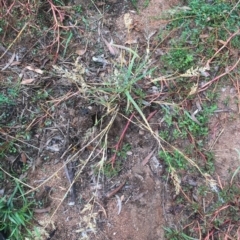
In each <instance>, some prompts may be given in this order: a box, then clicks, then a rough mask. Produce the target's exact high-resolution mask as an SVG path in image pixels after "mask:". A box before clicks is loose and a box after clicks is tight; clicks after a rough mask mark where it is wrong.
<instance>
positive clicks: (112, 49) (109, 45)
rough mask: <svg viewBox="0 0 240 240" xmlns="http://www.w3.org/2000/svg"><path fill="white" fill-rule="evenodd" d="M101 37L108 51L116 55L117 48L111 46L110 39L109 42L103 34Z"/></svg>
mask: <svg viewBox="0 0 240 240" xmlns="http://www.w3.org/2000/svg"><path fill="white" fill-rule="evenodd" d="M102 39H103V41H104V43H105V44H106V46H107V48H108V50H109V52H110V53H111V54H112V55H113V56H116V55H117V54H118V50H117V49H116V48H115V47H113V45H112V41H111V42H110V43H109V42H108V41H107V40H106V39H105V38H104V37H103V36H102Z"/></svg>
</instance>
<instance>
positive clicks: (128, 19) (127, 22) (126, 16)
mask: <svg viewBox="0 0 240 240" xmlns="http://www.w3.org/2000/svg"><path fill="white" fill-rule="evenodd" d="M123 19H124V24H125V27H126V28H127V30H128V31H130V29H131V28H132V24H133V20H132V18H131V16H130V13H126V14H124V17H123Z"/></svg>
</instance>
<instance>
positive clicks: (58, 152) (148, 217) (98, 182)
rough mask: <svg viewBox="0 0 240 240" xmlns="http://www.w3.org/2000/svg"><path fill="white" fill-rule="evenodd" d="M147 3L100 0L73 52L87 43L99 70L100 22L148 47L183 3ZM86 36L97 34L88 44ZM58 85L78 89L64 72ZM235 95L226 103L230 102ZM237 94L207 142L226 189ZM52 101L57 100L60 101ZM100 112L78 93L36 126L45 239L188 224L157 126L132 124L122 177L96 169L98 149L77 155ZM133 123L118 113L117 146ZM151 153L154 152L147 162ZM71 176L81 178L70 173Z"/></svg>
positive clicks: (32, 177) (235, 145) (147, 236)
mask: <svg viewBox="0 0 240 240" xmlns="http://www.w3.org/2000/svg"><path fill="white" fill-rule="evenodd" d="M144 2H145V1H144V0H141V1H139V3H138V5H139V6H140V9H141V11H140V13H137V12H136V10H135V9H134V8H133V6H132V5H131V4H130V3H127V1H115V0H109V1H106V2H101V1H96V7H97V9H98V10H96V9H91V10H89V12H88V13H87V14H88V16H89V19H90V20H89V22H90V23H89V28H90V30H91V31H89V32H87V31H86V32H83V33H82V34H83V37H82V38H81V39H80V42H75V43H74V44H73V45H72V51H73V52H74V51H77V50H83V49H84V48H85V46H87V50H86V53H85V54H82V55H80V58H81V60H82V62H84V64H86V65H89V66H92V67H93V68H94V63H93V62H92V61H91V58H92V57H97V56H99V54H100V51H99V49H98V46H100V45H101V46H104V48H105V50H106V52H108V49H107V46H106V45H104V43H103V42H102V41H101V40H100V36H99V32H98V31H99V26H101V27H100V31H101V32H102V35H103V36H104V38H105V39H107V41H110V39H112V40H113V41H114V43H115V44H119V45H126V46H129V44H131V46H134V45H135V44H136V45H137V44H141V46H142V47H141V51H144V50H146V48H147V46H148V45H147V44H148V40H149V39H151V37H152V36H154V35H155V34H156V33H157V32H158V31H161V29H162V28H164V26H165V24H166V22H164V20H159V16H160V15H161V14H162V13H164V12H165V11H166V10H168V9H169V8H171V7H173V6H177V5H178V4H180V3H179V1H177V0H170V1H164V0H151V1H149V5H148V6H147V7H143V5H144ZM78 3H79V4H81V5H83V6H84V5H85V6H87V5H88V1H84V0H75V4H78ZM108 3H109V4H108ZM108 6H109V7H108ZM98 11H100V12H103V13H104V14H103V16H104V18H101V17H100V14H98ZM126 13H129V14H130V17H131V19H132V20H133V22H134V24H133V25H134V28H133V29H132V30H131V31H130V32H129V31H128V29H127V28H126V26H125V25H124V16H126ZM99 19H100V20H99ZM86 39H93V40H92V41H89V42H88V41H86ZM86 44H87V45H86ZM150 48H151V50H155V51H156V52H157V51H158V50H159V46H157V45H155V44H154V42H152V44H151V47H150ZM156 54H157V53H156ZM64 64H67V63H64ZM108 71H109V72H111V69H107V70H106V71H105V72H108ZM98 74H99V73H93V74H92V75H91V76H90V77H89V81H95V79H96V78H97V77H99V75H98ZM54 81H55V83H54ZM53 84H55V90H56V91H61V92H62V94H63V95H64V94H67V93H68V92H71V89H72V86H71V85H69V83H68V82H66V79H64V78H62V79H58V80H53ZM59 89H60V90H59ZM229 96H230V99H229V103H228V105H227V106H226V104H224V102H225V100H226V98H228V97H229ZM236 100H237V101H238V95H237V92H236V90H235V88H232V87H231V86H226V87H224V88H222V92H220V100H219V103H218V109H219V111H218V112H215V114H214V116H213V117H212V119H211V121H210V124H209V127H210V135H209V143H208V146H207V148H209V149H210V150H212V151H213V152H214V154H215V158H216V163H215V168H216V173H215V176H214V179H215V180H216V181H217V183H218V186H219V187H221V186H222V185H225V184H226V182H227V181H228V180H229V179H230V177H231V176H232V174H233V172H234V171H235V170H236V169H237V168H238V167H239V161H240V157H239V155H238V152H237V150H239V151H240V149H239V141H240V127H239V123H240V120H239V109H238V105H237V104H236ZM49 101H50V102H51V101H52V103H53V104H54V100H53V99H50V100H49ZM150 113H151V110H150V109H148V110H146V114H147V115H148V114H150ZM99 114H100V115H101V116H103V115H104V114H105V112H104V110H102V109H99V108H98V107H97V106H95V105H94V104H89V103H86V102H84V98H82V97H76V98H72V99H70V101H69V102H67V103H66V104H59V105H56V110H55V113H54V114H53V115H52V116H51V117H52V119H53V124H52V125H51V126H49V127H45V128H42V129H36V130H35V133H34V136H33V140H32V145H34V146H37V149H36V151H33V152H32V154H33V156H34V157H32V158H34V160H33V162H34V164H33V166H34V167H33V169H31V170H30V171H29V172H28V174H27V177H28V184H29V185H30V186H32V187H33V188H37V187H38V186H39V185H40V184H41V187H40V188H39V189H38V192H37V194H36V196H35V198H36V199H37V201H38V202H39V209H35V213H34V218H35V220H36V222H38V223H39V226H40V227H39V229H42V226H45V225H47V233H45V234H46V236H45V237H43V239H48V240H50V239H51V240H54V239H62V240H64V239H71V240H75V239H76V240H77V239H93V240H94V239H96V240H108V239H109V240H110V239H112V240H156V239H159V240H161V239H164V227H165V226H175V225H177V226H181V220H182V218H188V214H187V212H184V213H183V212H182V211H181V204H179V205H178V206H176V205H174V204H173V200H174V197H175V196H174V190H173V189H171V188H170V187H169V185H168V184H167V180H166V179H164V178H163V177H162V175H163V172H164V171H165V169H164V164H163V163H162V161H161V159H160V158H159V156H158V150H159V149H158V148H157V144H156V142H155V140H154V139H153V138H152V136H151V135H150V133H149V132H147V131H144V130H142V129H140V128H138V126H137V124H131V125H130V127H129V129H128V131H127V134H126V136H125V139H124V142H125V143H127V144H129V145H130V146H131V148H130V149H129V150H128V151H127V156H126V159H125V160H122V161H124V165H123V166H121V170H120V172H119V174H118V176H113V177H111V178H106V177H105V176H103V175H98V174H95V172H96V169H94V166H95V165H94V164H95V163H96V162H97V161H98V160H99V159H100V154H101V153H99V155H94V154H93V151H92V149H91V147H89V148H87V149H84V151H81V154H77V153H78V150H79V149H81V148H82V146H84V140H83V139H82V138H81V136H83V135H84V134H85V132H87V131H89V130H90V131H93V132H92V133H91V136H96V135H97V133H98V130H99V129H95V128H94V126H93V125H94V124H93V122H94V118H96V117H98V115H99ZM162 118H163V116H162V113H161V112H160V111H158V112H157V113H156V114H155V115H154V117H153V118H151V120H150V125H151V127H152V128H153V129H154V130H155V131H156V130H158V131H161V120H162ZM41 121H43V120H41V119H38V122H37V123H36V120H34V121H33V122H32V125H33V126H31V127H34V124H35V123H36V124H38V125H36V126H43V125H41ZM103 125H104V123H103ZM125 125H126V119H125V118H124V117H118V118H117V119H116V123H115V125H114V127H113V128H112V129H111V130H110V132H109V139H110V140H111V141H112V142H110V144H112V145H114V144H116V142H115V137H116V136H120V135H121V132H122V130H123V128H124V126H125ZM94 131H95V132H94ZM83 133H84V134H83ZM64 136H65V137H64ZM66 136H68V137H66ZM68 141H70V142H68ZM71 144H73V145H75V146H76V149H74V150H73V151H72V152H71V153H70V152H67V149H68V147H69V146H72V145H71ZM149 154H151V157H150V158H149V159H148V161H146V157H147V156H148V155H149ZM89 156H90V157H89ZM68 159H72V161H71V162H72V163H71V164H68V165H67V167H64V162H65V161H67V160H68ZM9 161H12V160H11V159H10V160H9ZM71 174H72V175H73V176H69V175H71ZM74 176H75V177H76V181H75V183H74V192H73V193H70V192H71V191H72V190H71V188H70V182H71V179H73V178H74ZM68 178H70V180H69V179H68ZM186 181H187V180H186ZM198 184H201V182H197V183H196V186H194V187H195V188H197V187H198ZM67 191H69V192H68V193H67V196H66V192H67ZM173 208H174V210H172V209H173ZM40 209H41V210H40ZM173 212H174V213H173ZM189 215H191V213H189Z"/></svg>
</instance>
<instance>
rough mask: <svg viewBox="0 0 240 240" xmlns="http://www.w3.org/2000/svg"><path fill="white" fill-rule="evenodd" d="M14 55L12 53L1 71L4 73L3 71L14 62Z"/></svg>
mask: <svg viewBox="0 0 240 240" xmlns="http://www.w3.org/2000/svg"><path fill="white" fill-rule="evenodd" d="M15 56H16V54H15V53H14V54H13V55H12V57H11V58H10V59H9V61H8V63H7V64H6V65H5V66H4V67H3V68H2V71H4V70H5V69H7V68H8V67H9V66H10V65H11V64H12V63H13V61H14V58H15Z"/></svg>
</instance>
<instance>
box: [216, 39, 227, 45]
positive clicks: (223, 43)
mask: <svg viewBox="0 0 240 240" xmlns="http://www.w3.org/2000/svg"><path fill="white" fill-rule="evenodd" d="M218 42H219V43H221V44H222V45H226V44H227V42H225V41H223V40H218Z"/></svg>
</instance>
